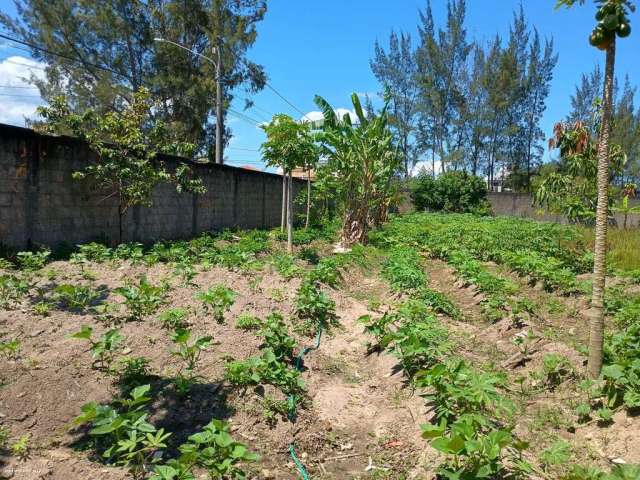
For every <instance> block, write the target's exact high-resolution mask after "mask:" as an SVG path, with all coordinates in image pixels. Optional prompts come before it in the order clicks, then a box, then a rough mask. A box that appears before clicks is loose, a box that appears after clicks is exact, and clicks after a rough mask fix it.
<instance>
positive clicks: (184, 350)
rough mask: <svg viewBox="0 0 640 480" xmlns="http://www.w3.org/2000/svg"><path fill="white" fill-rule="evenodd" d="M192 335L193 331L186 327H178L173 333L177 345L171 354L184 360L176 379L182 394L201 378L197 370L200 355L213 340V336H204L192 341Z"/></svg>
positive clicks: (179, 391)
mask: <svg viewBox="0 0 640 480" xmlns="http://www.w3.org/2000/svg"><path fill="white" fill-rule="evenodd" d="M191 336H192V333H191V331H189V330H187V329H184V328H179V329H177V330H176V331H175V332H174V333H173V334H172V335H171V340H172V341H173V343H174V344H175V345H176V348H175V349H174V350H172V351H171V355H173V356H174V357H177V358H179V359H181V360H182V361H183V366H182V367H181V368H180V371H179V372H178V377H177V381H176V389H177V391H178V393H180V394H181V395H186V394H187V393H189V390H190V388H191V385H192V384H193V383H194V382H195V381H196V380H197V379H198V378H199V377H198V375H197V374H196V373H195V370H196V368H197V366H198V361H199V360H200V355H201V354H202V352H203V351H204V350H206V349H207V347H208V346H209V345H211V342H212V341H213V337H211V336H203V337H198V338H196V339H195V340H193V342H190V340H191Z"/></svg>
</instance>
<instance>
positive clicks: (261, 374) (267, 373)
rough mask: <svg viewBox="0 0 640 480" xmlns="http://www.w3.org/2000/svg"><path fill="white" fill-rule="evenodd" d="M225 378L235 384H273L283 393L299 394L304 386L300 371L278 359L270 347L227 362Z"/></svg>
mask: <svg viewBox="0 0 640 480" xmlns="http://www.w3.org/2000/svg"><path fill="white" fill-rule="evenodd" d="M225 378H226V379H227V381H229V383H231V384H233V385H236V386H249V385H260V384H266V385H273V386H274V387H276V388H279V389H280V390H281V391H282V393H284V394H285V395H300V394H302V393H303V392H304V388H305V386H304V381H303V380H302V378H301V377H300V372H299V371H298V370H297V369H295V368H291V367H290V366H288V365H287V364H286V363H285V362H283V361H282V360H279V359H278V357H277V356H276V354H275V353H274V352H273V351H272V350H270V349H265V350H263V352H262V355H261V356H259V357H249V358H248V359H246V360H243V361H238V360H236V361H230V362H228V363H227V364H226V365H225Z"/></svg>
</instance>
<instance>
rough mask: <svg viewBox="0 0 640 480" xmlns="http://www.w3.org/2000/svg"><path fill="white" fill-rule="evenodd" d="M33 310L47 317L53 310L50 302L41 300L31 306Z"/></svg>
mask: <svg viewBox="0 0 640 480" xmlns="http://www.w3.org/2000/svg"><path fill="white" fill-rule="evenodd" d="M31 311H32V312H33V313H35V314H36V315H40V316H41V317H46V316H48V315H49V313H50V312H51V304H50V303H49V302H45V301H40V302H38V303H36V304H35V305H34V306H33V307H31Z"/></svg>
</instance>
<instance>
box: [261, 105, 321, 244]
mask: <svg viewBox="0 0 640 480" xmlns="http://www.w3.org/2000/svg"><path fill="white" fill-rule="evenodd" d="M262 128H263V130H264V131H265V133H266V134H267V140H266V142H264V143H263V144H262V147H261V149H262V155H263V158H264V159H265V161H266V163H267V165H269V166H277V167H280V168H282V176H283V192H282V197H283V211H282V219H283V222H282V223H284V218H285V216H286V223H287V249H288V251H289V252H292V251H293V176H292V172H293V169H294V168H296V167H306V166H307V165H308V162H313V161H314V160H313V159H315V158H317V150H316V146H315V145H314V142H313V138H312V136H311V134H310V125H309V124H307V123H300V122H296V121H295V120H294V119H293V118H291V117H290V116H288V115H284V114H278V115H275V116H274V117H273V119H272V120H271V122H270V123H269V124H268V125H264V126H263V127H262Z"/></svg>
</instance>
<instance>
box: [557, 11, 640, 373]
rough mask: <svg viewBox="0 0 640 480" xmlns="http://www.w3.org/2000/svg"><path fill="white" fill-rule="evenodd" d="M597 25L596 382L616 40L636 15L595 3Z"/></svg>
mask: <svg viewBox="0 0 640 480" xmlns="http://www.w3.org/2000/svg"><path fill="white" fill-rule="evenodd" d="M576 1H579V3H581V4H584V1H585V0H558V2H557V6H558V7H561V6H563V5H565V6H568V7H571V6H572V5H573V4H574V3H576ZM596 4H597V5H598V10H597V12H596V21H597V22H598V24H597V25H596V27H595V28H594V29H593V32H592V33H591V36H590V37H589V43H591V45H593V46H594V47H597V48H599V49H600V50H605V51H606V60H605V73H604V75H605V78H604V93H603V99H602V121H601V125H600V137H599V139H598V153H597V158H598V176H597V178H598V203H597V208H596V234H595V246H594V260H593V297H592V300H591V305H592V307H593V315H592V318H591V322H590V329H589V361H588V371H589V375H590V376H591V377H593V378H595V377H597V376H598V375H600V370H601V369H602V358H603V356H602V348H603V344H604V292H605V276H606V271H607V269H606V254H607V243H606V239H607V216H608V211H609V194H608V190H609V155H610V151H609V137H610V135H611V116H612V110H613V83H614V78H615V60H616V36H618V37H621V38H625V37H628V36H629V34H630V33H631V27H630V26H629V19H628V17H627V14H628V13H629V11H635V6H634V5H633V4H632V2H631V1H630V0H596Z"/></svg>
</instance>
